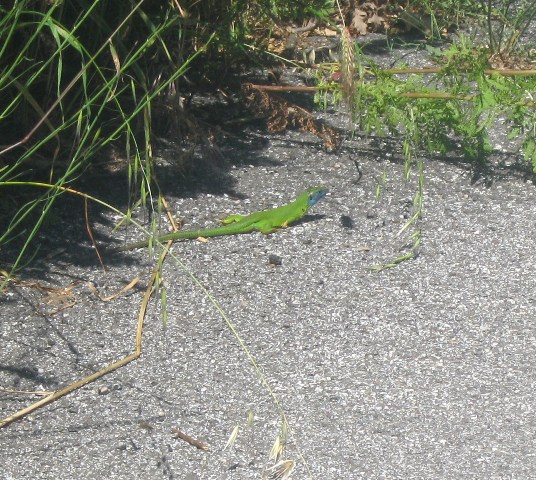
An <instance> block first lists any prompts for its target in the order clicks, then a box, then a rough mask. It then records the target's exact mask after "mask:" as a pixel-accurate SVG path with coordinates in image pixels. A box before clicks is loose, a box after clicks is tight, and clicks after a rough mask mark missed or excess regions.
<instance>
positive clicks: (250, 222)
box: [111, 187, 328, 252]
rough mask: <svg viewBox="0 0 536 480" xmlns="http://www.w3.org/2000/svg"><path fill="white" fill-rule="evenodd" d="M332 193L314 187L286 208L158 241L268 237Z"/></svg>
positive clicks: (233, 217) (131, 247) (227, 220)
mask: <svg viewBox="0 0 536 480" xmlns="http://www.w3.org/2000/svg"><path fill="white" fill-rule="evenodd" d="M327 192H328V190H327V189H326V188H324V187H313V188H309V189H307V190H305V192H303V193H302V194H301V195H300V196H299V197H298V198H297V199H296V200H294V201H293V202H291V203H289V204H288V205H283V206H282V207H277V208H271V209H269V210H263V211H261V212H255V213H251V214H249V215H231V216H229V217H227V218H225V219H223V220H222V223H223V226H221V227H215V228H207V229H205V230H186V231H182V230H181V231H179V232H172V233H166V234H165V235H160V236H159V237H157V239H156V240H158V241H159V242H166V241H168V240H178V239H182V238H198V237H219V236H221V235H237V234H240V233H250V232H254V231H255V232H262V233H265V234H268V233H272V232H275V231H277V230H279V229H281V228H286V227H288V226H289V225H290V224H291V223H294V222H296V221H297V220H299V219H300V218H302V217H303V216H304V215H305V214H306V213H307V210H309V208H310V207H312V206H313V205H314V204H315V203H316V202H318V200H320V199H321V198H322V197H323V196H324V195H326V193H327ZM148 245H149V239H146V240H142V241H141V242H136V243H131V244H129V245H124V246H122V247H117V248H114V249H112V250H111V252H124V251H127V250H134V249H135V248H142V247H147V246H148Z"/></svg>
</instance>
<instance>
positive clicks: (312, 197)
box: [303, 187, 328, 207]
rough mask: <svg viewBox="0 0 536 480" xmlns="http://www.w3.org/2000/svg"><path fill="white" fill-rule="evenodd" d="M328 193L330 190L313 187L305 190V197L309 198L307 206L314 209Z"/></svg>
mask: <svg viewBox="0 0 536 480" xmlns="http://www.w3.org/2000/svg"><path fill="white" fill-rule="evenodd" d="M326 193H328V189H327V188H325V187H313V188H309V189H307V190H305V192H304V193H303V195H305V196H306V197H307V205H308V206H309V207H312V206H313V205H314V204H315V203H316V202H318V200H320V199H321V198H322V197H324V196H325V195H326Z"/></svg>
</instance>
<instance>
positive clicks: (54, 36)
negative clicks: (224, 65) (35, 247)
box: [0, 0, 213, 268]
mask: <svg viewBox="0 0 536 480" xmlns="http://www.w3.org/2000/svg"><path fill="white" fill-rule="evenodd" d="M145 3H146V2H144V1H139V2H137V3H134V2H111V1H99V0H95V1H93V2H51V3H47V4H44V3H42V2H31V1H25V2H24V1H23V2H16V3H15V4H14V6H13V8H11V9H9V10H3V11H2V12H1V15H0V45H2V48H1V50H0V92H1V95H0V138H1V139H2V140H1V142H2V145H1V146H0V162H1V163H0V193H1V194H2V196H3V197H4V199H6V198H8V196H7V193H8V192H9V193H10V195H9V201H6V200H5V201H4V202H3V206H2V207H0V218H2V220H3V223H5V226H3V228H2V229H1V230H0V248H2V245H5V244H6V243H7V242H9V241H11V240H12V239H13V238H14V237H15V236H16V235H18V234H22V235H23V236H24V242H23V246H22V248H21V250H20V254H19V256H18V258H17V259H16V260H15V264H14V265H13V267H14V268H16V267H17V265H18V264H19V262H20V261H21V259H22V257H23V256H24V254H25V251H26V250H27V248H28V245H29V244H30V242H31V240H32V239H33V238H34V236H35V234H36V233H37V231H38V230H39V228H40V227H41V225H42V224H43V222H44V220H45V218H46V217H47V215H48V214H49V212H50V210H51V208H52V206H53V205H54V202H55V200H56V199H57V197H58V195H61V194H63V192H65V190H63V189H62V188H51V189H50V190H49V191H48V192H45V193H36V194H35V196H34V195H32V194H28V191H29V190H28V189H25V195H24V196H23V197H22V198H21V197H19V196H18V195H17V194H16V193H15V194H13V189H10V190H8V189H7V188H6V187H8V186H10V182H13V181H14V180H17V181H20V180H24V179H28V180H39V181H46V182H48V183H50V184H51V185H53V186H54V187H65V186H68V185H70V184H72V183H73V182H74V181H75V180H76V179H77V178H79V177H80V176H81V175H82V174H83V173H84V171H85V170H86V169H87V168H88V166H89V165H91V163H92V161H93V159H94V158H96V155H97V153H98V152H101V153H104V152H105V150H106V148H108V147H110V146H111V145H112V143H113V144H114V145H117V144H119V145H120V147H119V149H120V150H121V151H122V152H124V154H125V156H126V159H127V160H128V178H129V182H130V184H131V185H136V186H137V187H136V188H135V189H137V190H138V192H139V193H140V195H141V198H142V199H146V198H147V196H148V195H149V194H150V192H151V178H152V150H153V149H152V145H151V144H152V124H151V119H152V116H153V109H154V108H155V105H157V104H158V103H162V102H170V101H177V102H178V101H179V99H178V98H177V97H172V95H171V92H176V91H179V90H180V85H179V83H178V81H179V79H180V78H181V76H182V75H183V74H184V72H185V71H186V70H187V69H188V67H189V65H190V64H191V63H192V62H193V61H194V60H195V58H196V57H197V56H199V55H200V54H202V53H203V52H204V50H205V48H206V45H207V44H209V43H210V41H211V39H212V37H213V36H211V35H210V34H208V35H207V37H206V39H205V43H203V44H197V45H196V49H195V51H193V50H192V49H191V48H186V47H185V45H186V43H187V41H186V40H185V37H186V36H187V28H186V26H185V23H186V19H185V18H184V17H182V16H181V15H180V14H179V13H178V12H177V11H176V10H175V9H174V8H173V7H169V6H166V7H165V8H161V7H157V8H156V9H155V7H154V6H153V10H152V11H150V12H148V11H147V10H144V8H143V5H144V4H145ZM81 6H83V7H84V8H80V7H81ZM38 7H44V8H43V9H41V10H40V9H39V8H38ZM155 19H157V20H158V23H155V22H154V20H155ZM198 40H199V39H198ZM190 41H192V40H191V39H190ZM183 47H184V48H183ZM170 99H171V100H170ZM18 185H19V186H20V184H18ZM131 190H133V188H131ZM29 219H31V222H30V223H31V224H30V225H28V221H29ZM22 226H24V229H22V228H21V227H22Z"/></svg>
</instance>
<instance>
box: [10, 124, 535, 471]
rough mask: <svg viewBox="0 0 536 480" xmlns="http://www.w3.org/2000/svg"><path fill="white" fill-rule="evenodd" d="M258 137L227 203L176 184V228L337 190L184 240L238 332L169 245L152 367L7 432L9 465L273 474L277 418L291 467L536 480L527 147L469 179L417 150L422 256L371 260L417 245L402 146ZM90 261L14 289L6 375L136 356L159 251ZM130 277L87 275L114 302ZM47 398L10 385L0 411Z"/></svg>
mask: <svg viewBox="0 0 536 480" xmlns="http://www.w3.org/2000/svg"><path fill="white" fill-rule="evenodd" d="M258 135H260V134H256V133H254V132H251V131H247V130H246V131H245V132H244V139H245V140H246V141H245V143H246V144H247V142H251V143H252V144H256V142H257V140H259V139H258V138H257V136H258ZM262 140H263V141H264V142H266V143H265V144H264V145H263V146H262V148H257V149H256V150H255V152H254V153H251V152H248V151H247V148H246V147H244V146H242V147H241V149H242V150H241V151H240V152H238V151H236V150H234V147H232V146H228V147H225V148H224V149H223V152H224V154H225V156H226V157H228V158H233V156H238V157H240V158H242V160H241V161H238V162H236V164H235V166H234V167H233V168H232V169H231V171H230V172H229V175H230V178H232V180H233V182H234V183H233V188H232V189H230V190H229V192H228V193H229V194H222V193H221V192H219V191H218V192H216V193H210V192H209V193H207V192H203V193H200V194H198V195H196V196H195V197H188V196H178V195H177V196H175V197H174V196H173V195H170V196H169V197H168V199H169V201H170V203H171V207H172V209H173V210H174V211H175V212H176V213H177V215H179V216H184V217H185V218H186V223H187V225H186V227H190V226H191V227H194V226H200V227H203V226H208V225H213V224H214V223H215V222H216V221H217V219H218V218H221V217H222V216H224V215H226V214H228V213H230V212H249V211H254V210H259V209H261V208H269V207H272V206H275V205H281V204H283V203H285V202H287V201H290V200H292V199H293V198H294V196H295V195H296V194H297V193H299V192H301V191H302V190H303V189H304V188H306V187H309V186H312V185H315V184H322V185H326V186H328V187H329V189H330V195H329V196H328V197H326V198H325V199H323V200H322V201H321V202H319V203H318V204H317V205H316V206H315V207H314V208H313V209H312V210H311V212H310V213H311V215H310V216H308V217H307V218H306V219H305V221H304V222H302V223H301V224H299V225H296V226H294V227H292V228H290V229H288V230H286V231H284V232H281V233H278V234H274V235H270V236H264V235H262V234H257V233H254V234H250V235H238V236H231V237H221V238H215V239H211V240H210V241H209V242H207V243H201V242H199V241H185V242H179V243H176V244H175V245H174V247H173V252H174V253H175V254H176V255H177V257H178V258H180V260H181V261H182V262H183V263H184V265H185V266H186V268H187V269H188V270H189V271H190V272H192V273H193V274H194V275H195V276H196V277H197V278H198V279H199V281H200V282H201V283H202V285H203V286H204V287H205V288H206V289H207V291H208V292H210V294H211V295H212V296H213V297H214V298H215V299H216V300H217V302H218V304H219V305H220V306H221V308H222V310H223V311H224V312H225V314H226V315H227V316H228V318H229V319H230V321H231V322H232V324H233V326H234V329H235V332H236V333H235V332H233V331H232V330H231V328H230V327H229V325H228V324H227V323H226V321H225V320H224V319H223V318H222V316H221V315H220V313H219V311H218V310H217V309H216V308H215V307H214V305H213V304H212V303H211V301H210V300H209V299H208V298H207V295H206V294H205V293H204V292H203V291H202V290H201V289H200V288H199V287H198V286H197V285H196V284H195V283H194V282H193V281H192V279H191V277H190V276H189V275H188V273H186V272H185V271H184V270H183V268H182V267H180V266H179V265H178V264H177V263H176V262H175V261H174V260H173V259H172V258H168V260H167V261H166V264H165V267H164V273H163V278H164V282H165V285H166V287H167V310H168V320H167V323H166V324H164V323H163V321H162V315H161V308H160V304H159V296H158V295H156V296H155V298H154V299H153V301H152V303H151V304H150V306H149V311H148V315H147V319H146V322H145V329H144V333H143V354H142V356H141V358H140V359H139V360H137V361H134V362H132V363H130V364H129V365H127V366H125V367H123V368H120V369H119V370H117V371H116V372H114V373H111V374H109V375H107V376H105V377H103V378H101V379H99V380H97V381H95V382H94V383H91V384H89V385H88V386H86V387H83V388H81V389H79V390H77V391H75V392H73V393H72V394H70V395H68V396H65V397H63V398H61V399H60V400H58V401H56V402H54V403H53V404H51V405H49V406H46V407H45V408H43V409H41V410H38V411H36V412H34V413H32V414H31V415H30V416H27V417H25V418H24V419H22V420H19V421H16V422H14V423H12V424H10V425H9V426H7V427H6V428H3V429H1V430H0V451H1V452H2V455H1V457H2V460H1V463H2V469H1V471H0V478H3V479H26V478H34V479H95V478H96V479H98V478H110V479H132V478H146V479H160V478H162V479H184V480H197V479H207V480H208V479H253V478H268V475H269V471H268V470H267V469H268V468H269V467H271V466H272V465H274V460H271V459H270V452H271V449H272V447H273V444H274V442H275V440H276V438H277V436H278V434H279V433H280V432H281V427H282V412H284V415H285V416H286V419H287V421H288V437H287V440H286V448H285V450H284V452H283V455H282V456H281V459H283V460H293V461H295V462H296V466H295V470H294V472H293V473H292V476H291V478H293V479H302V478H314V479H323V480H326V479H327V480H330V479H460V478H471V479H504V478H508V479H528V478H536V450H535V447H534V442H535V437H536V421H535V406H536V401H535V394H534V392H535V387H536V369H535V368H534V359H535V353H536V327H535V319H536V294H535V291H536V262H535V261H534V252H535V249H534V242H535V233H536V225H535V221H536V220H535V219H536V191H535V187H534V185H533V184H532V183H530V181H527V179H526V176H525V173H524V172H525V171H526V170H527V169H525V168H524V167H525V165H524V164H523V162H522V160H521V159H520V156H519V155H517V154H514V153H512V152H508V151H504V150H505V149H506V150H508V148H509V147H508V146H505V145H504V144H502V143H501V141H499V140H497V141H496V142H495V145H494V146H495V147H496V151H495V153H494V154H493V156H492V159H491V162H492V166H493V169H492V170H490V171H489V172H488V173H487V176H486V178H485V181H484V180H479V181H476V182H474V181H473V180H474V178H475V177H474V172H473V171H472V169H471V166H470V165H467V164H465V163H463V162H461V161H457V160H456V159H452V158H451V159H438V158H427V157H425V158H424V160H425V175H426V183H425V198H424V212H423V218H422V220H421V221H420V223H419V224H418V226H419V228H420V229H421V231H422V244H421V247H420V250H419V255H418V256H417V258H415V259H413V260H410V261H407V262H403V263H401V264H400V265H398V266H397V267H395V268H391V269H388V270H384V271H382V272H374V271H372V270H371V269H370V268H369V267H371V266H373V265H377V264H380V263H385V262H389V261H391V260H393V259H394V258H397V257H399V256H400V255H401V254H403V253H405V252H407V251H408V248H409V247H408V246H410V245H411V240H410V239H409V235H410V233H411V232H412V230H409V231H407V232H403V233H401V234H399V231H400V229H401V228H402V227H403V225H404V224H405V223H406V222H407V219H408V216H409V215H411V208H412V201H413V197H414V194H415V192H416V188H417V181H416V173H415V174H414V175H412V178H411V180H410V182H408V183H405V182H404V181H403V170H404V167H403V165H402V164H401V163H400V161H399V160H400V159H398V158H397V157H396V155H395V154H389V153H388V152H389V150H388V146H381V145H378V144H376V143H374V141H372V140H370V139H369V140H366V139H363V138H360V137H356V138H354V139H353V140H347V141H345V142H344V144H343V147H342V149H341V150H340V151H338V152H336V153H328V152H325V151H324V150H323V149H322V148H321V147H320V145H319V141H318V139H316V138H314V137H312V136H309V135H303V134H298V133H287V134H285V135H281V136H272V137H269V138H268V139H266V138H265V137H264V138H263V139H262ZM244 148H246V151H244ZM248 157H249V159H248ZM244 159H245V160H244ZM356 159H357V160H358V162H359V167H360V170H361V172H362V178H361V179H360V180H358V179H359V175H358V172H357V169H356V166H355V164H354V162H353V160H356ZM385 175H386V176H387V182H386V183H385V184H384V186H383V188H382V194H381V196H380V198H376V196H375V191H376V187H377V185H378V183H379V182H380V181H381V179H382V177H384V176H385ZM98 229H99V227H98V226H97V230H98ZM100 231H101V232H107V233H108V234H110V235H111V233H110V231H111V228H110V227H109V226H107V225H102V226H101V227H100ZM121 235H123V233H120V232H116V233H114V234H113V235H112V236H114V237H116V238H117V237H118V236H121ZM128 235H129V238H128V240H129V241H131V240H133V239H134V238H141V237H142V234H140V233H137V232H136V231H134V230H131V231H130V232H129V234H128ZM57 242H58V245H57V246H58V249H60V247H61V239H58V240H57ZM85 242H86V243H85V245H86V247H87V245H88V244H89V242H88V240H87V239H86V240H85ZM81 255H82V256H84V255H85V256H84V258H85V263H84V262H78V263H76V262H74V263H73V262H72V261H66V260H65V259H64V258H63V257H62V256H61V255H57V256H55V257H53V259H52V260H50V261H49V262H48V264H47V268H46V269H43V270H39V269H36V270H30V271H28V272H27V273H26V274H25V275H24V276H23V279H24V280H25V281H26V282H29V283H18V284H13V285H12V286H11V287H10V288H9V290H8V291H7V293H6V294H4V295H3V296H2V298H1V302H2V308H1V312H0V315H1V317H2V319H1V323H0V338H1V345H2V348H1V350H0V385H1V386H2V388H5V389H18V390H55V389H58V388H60V387H61V386H65V385H67V384H69V383H71V382H73V381H76V380H78V379H80V378H82V377H83V376H85V375H88V374H90V373H92V372H94V371H96V370H98V369H100V368H103V367H104V366H106V365H107V364H109V363H111V362H113V361H116V360H118V359H120V358H122V357H124V356H126V355H128V354H130V353H132V352H133V351H134V339H135V330H136V322H137V315H138V311H139V309H140V305H141V302H142V296H143V291H142V288H141V287H143V286H144V285H146V284H147V281H148V274H147V272H148V270H149V269H150V268H151V265H152V264H153V262H152V260H151V257H150V256H148V255H147V253H146V252H143V251H137V252H131V253H129V254H128V255H124V256H119V257H117V258H113V259H107V266H108V271H106V272H103V271H102V269H101V268H100V266H99V264H98V262H97V260H96V258H95V257H94V256H92V255H90V254H88V253H87V252H82V253H81ZM273 256H275V257H273ZM274 258H275V260H276V261H275V263H280V264H279V265H274V264H273V263H274ZM138 274H141V275H143V276H142V280H141V282H140V284H139V285H138V286H137V287H135V288H133V289H131V290H129V291H128V292H126V293H125V294H122V295H120V296H119V297H117V298H115V299H113V300H110V301H104V300H102V299H99V298H98V297H97V296H96V295H95V294H94V292H93V291H92V289H91V288H90V286H89V284H90V283H91V284H92V285H93V286H94V287H95V288H97V289H98V291H99V292H100V294H101V296H103V297H104V296H106V295H111V294H113V293H115V292H117V291H119V290H120V289H121V288H122V287H124V286H125V285H126V284H128V283H129V282H130V281H131V280H132V279H133V278H134V277H135V276H136V275H138ZM37 284H38V285H39V286H44V285H46V286H48V287H52V288H54V289H55V290H50V291H45V290H43V289H39V288H37V286H36V285H37ZM71 285H72V286H73V288H72V290H67V291H63V292H62V291H60V290H58V289H67V288H68V287H70V286H71ZM57 310H59V311H57ZM55 311H57V312H56V313H55ZM237 336H239V338H240V341H239V339H238V338H237ZM242 342H243V343H242ZM244 346H246V347H247V349H248V350H249V351H250V352H251V355H252V356H253V357H254V359H255V362H256V364H257V366H258V369H259V370H258V371H256V370H255V369H254V367H253V365H252V363H251V362H250V360H249V359H248V356H247V355H246V353H245V350H244ZM259 372H260V374H259ZM268 386H269V387H268ZM35 400H36V397H30V398H27V397H24V396H21V395H2V397H0V413H1V415H2V417H6V416H8V415H11V414H12V413H14V412H16V411H17V410H19V409H21V408H23V407H25V406H27V405H29V404H30V403H31V402H32V401H35ZM237 425H239V426H240V428H239V431H238V435H237V437H236V440H235V442H234V444H233V445H232V446H228V447H227V448H225V447H226V444H227V442H228V440H229V438H230V436H231V434H232V432H233V429H235V427H236V426H237ZM175 428H177V429H179V430H180V431H181V432H183V433H185V434H187V435H189V436H191V437H194V438H195V439H197V440H199V441H201V442H203V443H205V444H206V445H207V446H208V450H201V449H198V448H196V447H195V446H192V445H190V444H189V443H187V442H186V441H184V440H181V439H177V438H176V435H175V433H174V430H173V429H175Z"/></svg>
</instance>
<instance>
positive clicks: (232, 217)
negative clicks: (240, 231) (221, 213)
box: [221, 215, 247, 225]
mask: <svg viewBox="0 0 536 480" xmlns="http://www.w3.org/2000/svg"><path fill="white" fill-rule="evenodd" d="M246 216H247V215H229V216H228V217H226V218H224V219H223V220H221V223H222V224H223V225H228V224H229V223H234V222H239V221H240V220H243V219H244V218H245V217H246Z"/></svg>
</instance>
